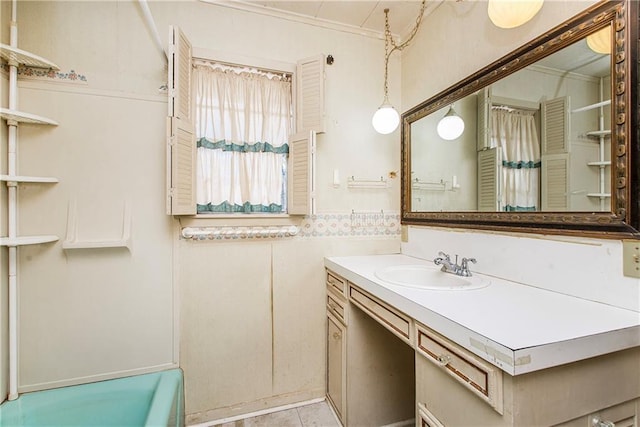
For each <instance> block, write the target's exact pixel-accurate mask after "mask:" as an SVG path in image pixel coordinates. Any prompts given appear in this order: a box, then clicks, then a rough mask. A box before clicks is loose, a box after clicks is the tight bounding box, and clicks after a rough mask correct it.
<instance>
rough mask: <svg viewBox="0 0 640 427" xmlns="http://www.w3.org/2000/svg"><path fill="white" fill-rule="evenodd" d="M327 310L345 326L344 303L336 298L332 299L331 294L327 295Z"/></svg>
mask: <svg viewBox="0 0 640 427" xmlns="http://www.w3.org/2000/svg"><path fill="white" fill-rule="evenodd" d="M327 310H328V311H329V312H331V313H332V314H333V315H334V316H336V317H337V318H338V319H340V320H342V323H344V324H345V325H346V324H347V321H346V318H345V315H344V303H343V302H342V301H340V300H339V299H338V298H336V297H334V296H333V295H332V293H327Z"/></svg>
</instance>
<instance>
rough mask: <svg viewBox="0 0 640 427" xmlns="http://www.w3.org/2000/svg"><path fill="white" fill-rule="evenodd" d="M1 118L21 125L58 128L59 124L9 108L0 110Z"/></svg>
mask: <svg viewBox="0 0 640 427" xmlns="http://www.w3.org/2000/svg"><path fill="white" fill-rule="evenodd" d="M0 117H2V118H3V119H5V120H7V121H9V120H13V121H16V122H19V123H31V124H38V125H52V126H58V122H56V121H55V120H51V119H48V118H46V117H42V116H38V115H35V114H31V113H25V112H23V111H18V110H9V109H8V108H0Z"/></svg>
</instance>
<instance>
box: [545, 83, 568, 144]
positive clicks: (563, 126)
mask: <svg viewBox="0 0 640 427" xmlns="http://www.w3.org/2000/svg"><path fill="white" fill-rule="evenodd" d="M569 123H570V121H569V98H568V97H566V96H563V97H561V98H555V99H551V100H549V101H543V102H542V122H541V125H542V138H541V140H542V147H541V148H542V150H541V151H542V154H543V155H545V154H560V153H568V152H569Z"/></svg>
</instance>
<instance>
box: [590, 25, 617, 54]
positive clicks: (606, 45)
mask: <svg viewBox="0 0 640 427" xmlns="http://www.w3.org/2000/svg"><path fill="white" fill-rule="evenodd" d="M587 46H589V49H591V50H592V51H594V52H595V53H602V54H604V55H609V54H611V28H610V27H604V28H603V29H601V30H599V31H596V32H595V33H593V34H589V35H588V36H587Z"/></svg>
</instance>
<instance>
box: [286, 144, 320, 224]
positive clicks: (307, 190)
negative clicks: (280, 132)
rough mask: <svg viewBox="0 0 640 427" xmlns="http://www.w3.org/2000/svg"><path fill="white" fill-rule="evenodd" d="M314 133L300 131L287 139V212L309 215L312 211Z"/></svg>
mask: <svg viewBox="0 0 640 427" xmlns="http://www.w3.org/2000/svg"><path fill="white" fill-rule="evenodd" d="M315 144H316V134H315V132H314V131H308V132H300V133H297V134H295V135H293V136H292V137H291V138H290V140H289V167H288V171H287V173H288V188H289V192H288V193H289V200H288V212H289V214H291V215H310V214H312V213H313V212H314V210H315V209H314V202H315V200H314V190H315V189H314V164H315V161H314V156H315Z"/></svg>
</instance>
